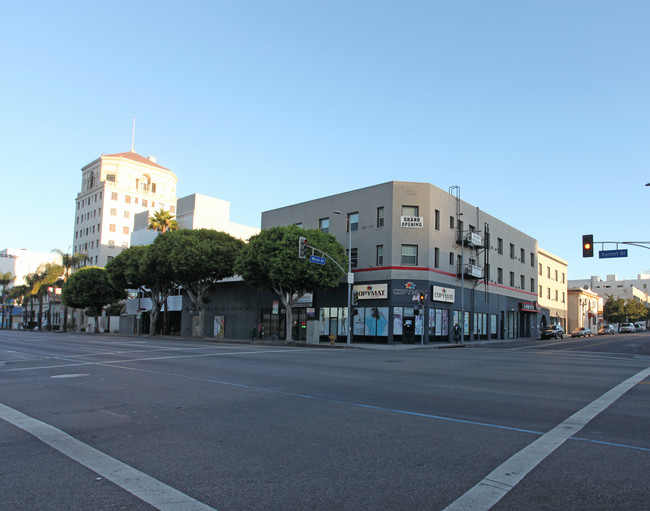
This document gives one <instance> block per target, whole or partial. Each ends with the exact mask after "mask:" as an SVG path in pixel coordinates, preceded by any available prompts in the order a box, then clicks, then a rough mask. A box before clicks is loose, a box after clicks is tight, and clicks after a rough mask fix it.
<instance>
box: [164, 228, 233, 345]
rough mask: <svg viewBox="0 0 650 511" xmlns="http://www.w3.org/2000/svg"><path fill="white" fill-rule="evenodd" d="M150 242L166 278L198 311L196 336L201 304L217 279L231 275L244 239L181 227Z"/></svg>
mask: <svg viewBox="0 0 650 511" xmlns="http://www.w3.org/2000/svg"><path fill="white" fill-rule="evenodd" d="M153 245H154V246H155V247H156V249H158V250H160V251H161V253H162V254H164V255H165V257H166V258H167V259H168V261H169V265H170V272H171V273H170V275H169V277H170V279H171V280H172V281H173V282H175V283H177V284H178V285H180V286H181V287H182V288H183V290H184V291H185V293H187V296H188V297H189V299H190V300H191V301H192V303H193V304H194V307H195V309H196V311H197V312H198V313H199V330H198V336H199V337H204V335H205V304H206V303H208V300H209V293H210V291H212V290H214V289H215V288H216V285H217V282H219V281H220V280H223V279H226V278H228V277H232V276H233V275H234V274H235V261H236V260H237V257H238V256H239V253H240V252H241V250H242V248H243V246H244V242H243V241H241V240H240V239H237V238H235V237H233V236H231V235H230V234H227V233H225V232H221V231H214V230H212V229H193V230H190V229H181V230H178V231H167V232H165V233H163V234H161V235H160V236H158V237H157V238H156V239H155V240H154V242H153Z"/></svg>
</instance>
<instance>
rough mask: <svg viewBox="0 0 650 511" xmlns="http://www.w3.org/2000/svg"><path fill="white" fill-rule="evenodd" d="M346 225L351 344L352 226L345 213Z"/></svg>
mask: <svg viewBox="0 0 650 511" xmlns="http://www.w3.org/2000/svg"><path fill="white" fill-rule="evenodd" d="M334 214H336V215H343V213H342V212H341V211H335V212H334ZM345 220H346V222H347V223H346V226H347V228H348V339H347V344H352V282H354V276H353V275H352V228H351V225H350V215H345Z"/></svg>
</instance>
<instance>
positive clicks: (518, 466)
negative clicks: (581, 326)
mask: <svg viewBox="0 0 650 511" xmlns="http://www.w3.org/2000/svg"><path fill="white" fill-rule="evenodd" d="M648 376H650V367H648V368H646V369H644V370H643V371H641V372H639V373H637V374H635V375H634V376H632V377H631V378H628V379H627V380H625V381H624V382H622V383H620V384H619V385H617V386H616V387H614V388H613V389H611V390H609V391H608V392H605V394H603V395H602V396H600V397H599V398H598V399H596V400H595V401H593V402H591V403H589V404H588V405H587V406H585V407H584V408H583V409H582V410H580V411H578V412H576V413H574V414H573V415H572V416H571V417H569V418H568V419H566V420H565V421H564V422H562V423H561V424H559V425H557V426H556V427H554V428H553V429H552V430H551V431H549V432H548V433H546V434H544V435H543V436H542V437H540V438H538V439H537V440H535V441H534V442H533V443H532V444H530V445H529V446H527V447H524V448H523V449H522V450H521V451H519V452H518V453H517V454H515V455H514V456H512V457H511V458H510V459H508V460H507V461H505V462H504V463H503V464H502V465H501V466H499V467H497V468H496V469H495V470H493V471H492V472H491V473H490V474H488V475H487V476H486V477H485V479H483V480H482V481H481V482H479V483H478V484H477V485H476V486H474V487H473V488H471V489H470V490H469V491H468V492H467V493H465V494H464V495H462V496H461V497H460V498H459V499H457V500H456V501H454V502H452V503H451V504H450V505H449V506H447V507H446V508H445V509H444V510H443V511H467V510H472V511H487V510H488V509H490V508H492V506H494V505H495V504H496V503H497V502H499V500H501V499H502V498H503V497H505V495H506V494H507V493H508V492H509V491H510V490H512V489H513V488H514V487H515V486H516V485H517V483H519V482H520V481H521V480H522V479H523V478H524V477H525V476H526V475H527V474H528V473H529V472H530V471H531V470H533V469H534V468H535V467H536V466H537V465H538V464H539V463H541V462H542V461H543V460H544V459H545V458H546V457H547V456H549V455H550V454H551V453H552V452H553V451H555V450H556V449H557V448H558V447H560V446H561V445H562V444H563V443H564V442H566V441H567V440H568V439H569V438H571V437H572V436H573V435H575V434H576V433H578V432H579V431H580V430H581V429H582V428H583V427H585V426H586V425H587V424H588V423H589V421H591V420H592V419H593V418H594V417H596V415H598V414H599V413H600V412H602V411H603V410H605V409H606V408H607V407H609V406H610V405H611V404H612V403H614V402H615V401H616V400H617V399H618V398H620V397H621V396H622V395H623V394H625V393H626V392H627V391H628V390H630V389H631V388H632V387H634V386H635V385H637V384H638V383H640V382H641V381H643V380H645V379H646V378H647V377H648Z"/></svg>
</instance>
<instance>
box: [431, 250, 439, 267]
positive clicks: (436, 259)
mask: <svg viewBox="0 0 650 511" xmlns="http://www.w3.org/2000/svg"><path fill="white" fill-rule="evenodd" d="M433 267H434V268H440V249H439V248H438V247H434V249H433Z"/></svg>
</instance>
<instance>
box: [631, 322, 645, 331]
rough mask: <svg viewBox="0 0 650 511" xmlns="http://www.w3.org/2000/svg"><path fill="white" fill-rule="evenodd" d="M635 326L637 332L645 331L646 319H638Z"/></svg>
mask: <svg viewBox="0 0 650 511" xmlns="http://www.w3.org/2000/svg"><path fill="white" fill-rule="evenodd" d="M634 328H636V331H637V332H645V329H646V326H645V321H637V322H635V323H634Z"/></svg>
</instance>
